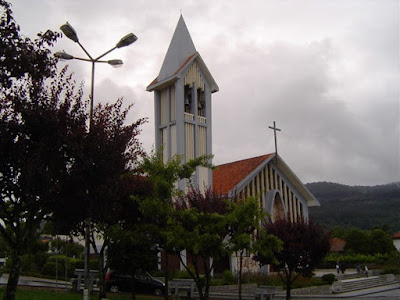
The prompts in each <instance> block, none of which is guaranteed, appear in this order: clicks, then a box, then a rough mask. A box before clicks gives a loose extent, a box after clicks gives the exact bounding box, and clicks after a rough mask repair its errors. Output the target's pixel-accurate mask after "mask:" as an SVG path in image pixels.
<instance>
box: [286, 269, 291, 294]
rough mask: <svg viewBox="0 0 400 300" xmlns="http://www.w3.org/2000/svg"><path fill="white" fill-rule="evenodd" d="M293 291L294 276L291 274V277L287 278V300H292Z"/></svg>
mask: <svg viewBox="0 0 400 300" xmlns="http://www.w3.org/2000/svg"><path fill="white" fill-rule="evenodd" d="M291 289H292V274H291V273H290V277H289V278H287V281H286V300H290V297H291V295H290V291H291Z"/></svg>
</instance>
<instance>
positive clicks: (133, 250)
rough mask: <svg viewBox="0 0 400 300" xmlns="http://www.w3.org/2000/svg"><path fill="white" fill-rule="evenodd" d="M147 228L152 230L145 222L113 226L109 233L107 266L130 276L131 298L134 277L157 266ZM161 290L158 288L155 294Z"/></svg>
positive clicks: (154, 251)
mask: <svg viewBox="0 0 400 300" xmlns="http://www.w3.org/2000/svg"><path fill="white" fill-rule="evenodd" d="M149 229H150V230H152V228H151V227H148V226H147V225H146V224H133V225H130V224H129V225H127V226H124V227H123V228H121V227H119V226H115V227H114V232H113V234H112V235H111V236H112V239H111V243H110V245H109V250H108V256H107V259H108V260H109V266H110V267H111V269H112V270H115V271H116V272H118V273H122V274H129V275H131V276H132V299H136V289H135V280H134V277H135V276H137V275H138V274H140V273H143V272H145V271H146V272H147V271H150V270H154V269H156V267H157V248H156V247H155V243H154V240H153V239H152V234H151V232H149V231H148V230H149ZM161 292H162V291H161V290H158V291H156V294H161Z"/></svg>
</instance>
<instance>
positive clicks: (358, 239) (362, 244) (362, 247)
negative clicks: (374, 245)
mask: <svg viewBox="0 0 400 300" xmlns="http://www.w3.org/2000/svg"><path fill="white" fill-rule="evenodd" d="M343 239H344V240H345V241H346V245H345V247H344V250H345V251H346V252H353V253H360V254H369V253H370V250H371V244H370V239H369V234H368V232H367V231H365V230H361V229H358V228H351V229H349V230H348V231H347V232H346V234H345V236H344V238H343Z"/></svg>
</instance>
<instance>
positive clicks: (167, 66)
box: [146, 15, 219, 92]
mask: <svg viewBox="0 0 400 300" xmlns="http://www.w3.org/2000/svg"><path fill="white" fill-rule="evenodd" d="M193 61H196V63H197V64H198V65H199V67H200V69H201V71H202V72H203V74H204V76H205V78H206V79H207V81H208V82H209V83H210V85H211V91H212V92H217V91H218V90H219V88H218V85H217V83H216V82H215V80H214V78H213V77H212V75H211V73H210V71H209V70H208V68H207V66H206V64H205V63H204V61H203V59H202V58H201V56H200V54H199V53H198V52H197V50H196V48H195V46H194V44H193V41H192V38H191V36H190V33H189V31H188V29H187V27H186V24H185V21H184V19H183V16H182V15H181V16H180V18H179V21H178V24H177V26H176V28H175V32H174V34H173V36H172V40H171V43H170V45H169V47H168V51H167V54H166V55H165V58H164V62H163V64H162V66H161V70H160V73H159V74H158V76H157V78H155V79H154V80H153V81H152V82H151V83H150V84H149V86H148V87H147V88H146V90H147V91H149V92H151V91H153V90H156V89H161V88H163V87H164V86H165V85H170V84H171V83H172V82H174V81H176V80H178V79H179V78H180V77H181V76H182V73H183V72H184V71H185V70H186V69H187V67H188V66H189V65H190V64H191V63H192V62H193Z"/></svg>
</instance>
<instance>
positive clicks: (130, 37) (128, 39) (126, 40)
mask: <svg viewBox="0 0 400 300" xmlns="http://www.w3.org/2000/svg"><path fill="white" fill-rule="evenodd" d="M137 39H138V38H137V36H136V35H134V34H133V33H128V34H127V35H126V36H124V37H123V38H122V39H120V41H119V42H118V43H117V48H122V47H125V46H129V45H130V44H132V43H134V42H136V41H137Z"/></svg>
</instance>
